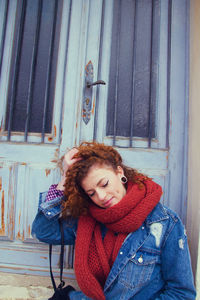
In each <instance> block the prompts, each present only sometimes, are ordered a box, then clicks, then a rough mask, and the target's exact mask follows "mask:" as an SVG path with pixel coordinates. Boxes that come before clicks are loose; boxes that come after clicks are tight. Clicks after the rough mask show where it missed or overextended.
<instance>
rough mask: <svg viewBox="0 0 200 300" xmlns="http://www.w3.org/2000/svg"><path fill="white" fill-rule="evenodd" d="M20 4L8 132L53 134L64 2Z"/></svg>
mask: <svg viewBox="0 0 200 300" xmlns="http://www.w3.org/2000/svg"><path fill="white" fill-rule="evenodd" d="M18 3H19V4H18V11H17V18H16V26H15V36H14V45H13V53H12V64H11V70H10V79H9V91H8V101H7V114H6V129H7V130H8V128H9V127H10V128H9V130H11V131H18V132H24V131H25V128H26V127H27V131H28V132H35V133H40V132H42V130H43V129H42V128H43V127H44V132H46V133H50V132H51V129H52V128H51V127H52V115H53V104H54V89H55V76H56V65H57V55H58V46H59V34H60V26H61V12H62V1H56V0H52V1H49V0H42V1H41V0H34V1H32V0H28V1H19V2H18Z"/></svg>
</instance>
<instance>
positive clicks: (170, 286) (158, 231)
mask: <svg viewBox="0 0 200 300" xmlns="http://www.w3.org/2000/svg"><path fill="white" fill-rule="evenodd" d="M46 194H47V193H41V194H40V205H39V209H38V213H37V215H36V217H35V220H34V222H33V226H32V235H33V236H36V238H38V239H39V240H40V241H43V242H45V243H51V244H60V242H61V236H60V230H59V224H58V218H59V216H60V202H61V198H55V199H53V200H51V201H48V202H45V197H46ZM63 222H64V242H65V244H68V245H69V244H70V245H71V244H74V242H75V239H76V230H77V220H76V219H69V220H65V221H63ZM105 230H106V228H104V227H102V235H104V234H105ZM104 295H105V297H106V300H122V299H123V300H128V299H134V300H143V299H144V300H161V299H163V300H169V299H174V300H175V299H176V300H177V299H185V300H186V299H187V300H189V299H195V295H196V293H195V288H194V283H193V275H192V270H191V261H190V254H189V249H188V243H187V237H186V234H185V230H184V226H183V224H182V222H181V220H180V219H179V217H178V216H177V215H176V214H175V213H174V212H173V211H171V210H170V209H169V208H166V207H164V206H163V205H162V204H160V203H159V204H158V205H157V206H156V207H155V208H154V210H153V211H152V212H151V213H150V214H149V216H148V217H147V218H146V220H145V222H144V223H143V225H142V226H141V227H140V228H139V229H138V230H137V231H135V232H132V233H130V234H129V235H128V236H127V237H126V239H125V241H124V242H123V244H122V246H121V248H120V250H119V253H118V256H117V258H116V260H115V262H114V264H113V266H112V268H111V271H110V273H109V275H108V277H107V280H106V283H105V286H104ZM70 299H74V300H75V299H77V300H78V299H90V298H88V297H87V296H85V295H84V294H83V293H82V292H79V291H73V292H70Z"/></svg>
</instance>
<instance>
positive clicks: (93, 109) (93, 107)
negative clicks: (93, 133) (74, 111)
mask: <svg viewBox="0 0 200 300" xmlns="http://www.w3.org/2000/svg"><path fill="white" fill-rule="evenodd" d="M94 111H95V97H94V100H93V106H92V115H94Z"/></svg>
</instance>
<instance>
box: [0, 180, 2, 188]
mask: <svg viewBox="0 0 200 300" xmlns="http://www.w3.org/2000/svg"><path fill="white" fill-rule="evenodd" d="M1 190H2V177H0V191H1Z"/></svg>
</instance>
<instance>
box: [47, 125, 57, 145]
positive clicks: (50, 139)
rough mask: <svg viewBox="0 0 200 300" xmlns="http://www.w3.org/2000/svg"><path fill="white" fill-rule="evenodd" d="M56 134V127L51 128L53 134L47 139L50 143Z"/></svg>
mask: <svg viewBox="0 0 200 300" xmlns="http://www.w3.org/2000/svg"><path fill="white" fill-rule="evenodd" d="M56 134H57V129H56V125H54V126H53V134H52V135H51V136H49V137H48V141H49V142H52V141H53V139H54V138H55V137H56Z"/></svg>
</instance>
